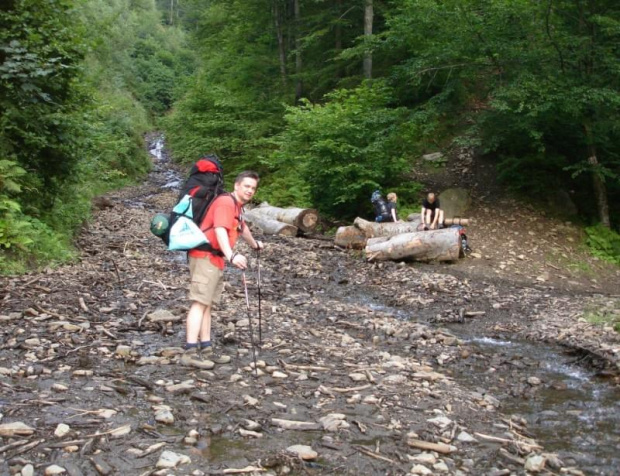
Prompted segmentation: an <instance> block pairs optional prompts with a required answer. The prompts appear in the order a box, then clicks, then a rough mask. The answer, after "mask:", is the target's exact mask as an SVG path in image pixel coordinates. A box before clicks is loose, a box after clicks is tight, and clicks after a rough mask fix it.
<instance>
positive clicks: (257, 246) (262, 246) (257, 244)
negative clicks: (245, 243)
mask: <svg viewBox="0 0 620 476" xmlns="http://www.w3.org/2000/svg"><path fill="white" fill-rule="evenodd" d="M253 248H254V249H255V250H257V251H258V250H262V249H264V248H265V245H264V244H263V242H262V241H259V240H256V246H254V247H253Z"/></svg>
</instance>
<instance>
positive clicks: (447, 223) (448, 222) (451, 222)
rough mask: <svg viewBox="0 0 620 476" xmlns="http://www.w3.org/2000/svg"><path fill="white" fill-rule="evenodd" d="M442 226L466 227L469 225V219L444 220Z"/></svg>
mask: <svg viewBox="0 0 620 476" xmlns="http://www.w3.org/2000/svg"><path fill="white" fill-rule="evenodd" d="M443 224H444V225H445V226H450V225H462V226H467V225H469V218H446V219H444V221H443Z"/></svg>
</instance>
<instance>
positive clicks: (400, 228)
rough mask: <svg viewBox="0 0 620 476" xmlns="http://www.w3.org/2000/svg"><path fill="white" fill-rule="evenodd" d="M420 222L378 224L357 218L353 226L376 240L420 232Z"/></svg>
mask: <svg viewBox="0 0 620 476" xmlns="http://www.w3.org/2000/svg"><path fill="white" fill-rule="evenodd" d="M420 223H421V222H420V220H418V221H408V222H404V223H394V222H388V223H376V222H373V221H367V220H364V219H363V218H359V217H358V218H356V219H355V221H354V222H353V224H354V225H355V226H356V227H357V228H359V229H360V230H362V231H363V232H364V233H365V234H366V237H367V238H376V237H378V236H395V235H400V234H402V233H412V232H414V231H420V230H419V229H418V227H419V226H420Z"/></svg>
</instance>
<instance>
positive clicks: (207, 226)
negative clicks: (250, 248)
mask: <svg viewBox="0 0 620 476" xmlns="http://www.w3.org/2000/svg"><path fill="white" fill-rule="evenodd" d="M240 215H241V206H240V205H239V204H238V203H237V201H236V200H235V199H234V198H233V197H232V196H231V195H230V194H226V195H220V196H219V197H217V198H216V199H215V201H214V202H213V203H212V204H211V206H210V207H209V209H208V210H207V213H206V214H205V217H204V218H203V220H202V224H201V225H200V229H201V230H203V232H204V234H205V236H206V237H207V240H209V243H211V246H213V248H214V249H216V250H220V245H219V243H218V242H217V237H216V236H215V229H216V228H226V231H227V232H228V243H229V244H230V248H231V249H232V248H234V247H235V243H236V242H237V238H239V233H240V232H241V227H240V226H239V224H240ZM241 226H244V224H243V222H241ZM189 256H192V257H193V258H205V257H208V258H209V259H210V260H211V263H213V264H214V265H215V266H217V267H218V268H219V269H224V264H225V261H224V258H223V257H222V256H218V255H214V254H213V253H209V252H208V251H201V250H191V251H190V252H189Z"/></svg>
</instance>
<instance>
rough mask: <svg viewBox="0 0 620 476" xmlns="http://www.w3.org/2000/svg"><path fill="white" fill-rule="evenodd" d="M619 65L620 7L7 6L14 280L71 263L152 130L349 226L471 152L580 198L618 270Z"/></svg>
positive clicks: (289, 2) (4, 220)
mask: <svg viewBox="0 0 620 476" xmlns="http://www.w3.org/2000/svg"><path fill="white" fill-rule="evenodd" d="M619 59H620V4H618V2H617V1H613V0H606V1H604V0H589V1H586V0H546V1H543V2H539V1H533V0H444V1H439V0H393V1H389V0H384V1H379V0H355V1H350V0H329V1H328V0H157V1H155V0H7V1H4V2H2V5H0V267H1V268H2V270H3V272H5V273H12V272H20V271H24V270H27V269H29V268H32V267H34V266H39V265H44V264H49V263H51V262H63V261H66V260H70V259H71V258H72V256H73V252H72V247H71V242H72V238H73V236H74V234H75V233H76V232H77V231H78V230H79V229H80V227H81V226H82V225H83V223H85V222H86V221H87V220H88V218H89V214H90V203H91V199H92V197H93V196H95V195H98V194H101V193H104V192H105V191H107V190H111V189H115V188H118V187H121V186H123V185H126V184H128V183H133V182H136V181H140V180H141V179H142V178H143V177H144V175H145V174H146V173H147V172H148V170H149V164H150V161H149V159H148V157H147V155H146V153H145V148H144V134H145V133H146V132H148V131H153V130H161V131H164V132H165V135H166V141H167V145H168V147H169V148H170V149H171V150H172V152H173V154H174V157H175V159H176V160H178V161H181V162H184V163H191V162H193V161H194V160H196V159H197V158H198V157H199V156H200V155H202V154H205V153H208V152H215V153H217V154H218V155H219V156H220V157H221V158H222V159H223V162H224V165H225V169H226V171H227V175H228V183H230V177H231V176H234V175H235V174H236V173H237V172H238V171H240V170H242V169H245V168H252V169H256V170H257V171H258V172H260V173H261V174H262V176H263V177H264V179H263V181H262V183H261V188H260V192H259V197H258V198H259V199H264V200H268V201H270V202H271V203H273V204H276V205H283V206H286V205H292V204H295V205H297V206H310V205H311V206H314V207H317V208H318V209H319V210H320V211H321V212H322V213H323V214H324V215H325V216H328V217H332V218H337V219H348V218H351V217H353V216H355V215H357V214H367V213H368V212H369V205H370V203H369V200H368V197H369V196H370V194H371V192H372V191H373V190H375V189H377V188H380V189H383V190H386V191H387V190H389V191H395V192H397V193H398V195H399V199H400V200H399V203H400V210H401V211H402V212H403V213H405V212H406V211H407V210H408V209H411V210H416V209H417V208H418V203H419V198H420V190H421V189H422V186H421V185H420V184H416V183H415V182H413V181H412V180H411V177H412V171H414V170H415V169H416V168H417V167H420V166H421V165H420V157H421V155H423V154H425V153H428V152H436V151H439V150H440V151H443V152H444V153H447V154H450V153H451V152H454V151H458V150H462V149H469V150H473V151H474V152H475V154H476V156H478V157H485V158H486V159H487V160H492V161H494V163H495V164H496V168H497V174H498V179H499V180H501V181H502V183H503V184H504V187H505V189H506V190H507V191H511V192H514V193H517V194H521V195H522V196H523V197H525V199H528V200H530V201H533V202H535V203H538V204H540V205H544V202H545V197H548V196H550V195H552V194H555V193H563V194H566V195H570V196H571V197H572V200H573V201H574V202H575V204H576V205H577V207H578V216H576V217H573V218H575V219H577V220H581V221H582V222H583V224H584V225H585V226H588V228H587V230H588V232H589V236H590V244H591V245H592V246H593V250H594V252H595V253H599V254H601V256H604V257H607V258H608V259H611V260H612V261H614V260H615V261H616V262H617V263H620V238H619V237H618V235H617V234H616V233H615V232H614V231H613V230H614V229H615V230H617V229H618V226H619V225H620V175H619V174H620V155H619V154H620V140H619V139H620V120H619V118H620V115H619V114H618V112H619V111H620V61H619Z"/></svg>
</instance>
